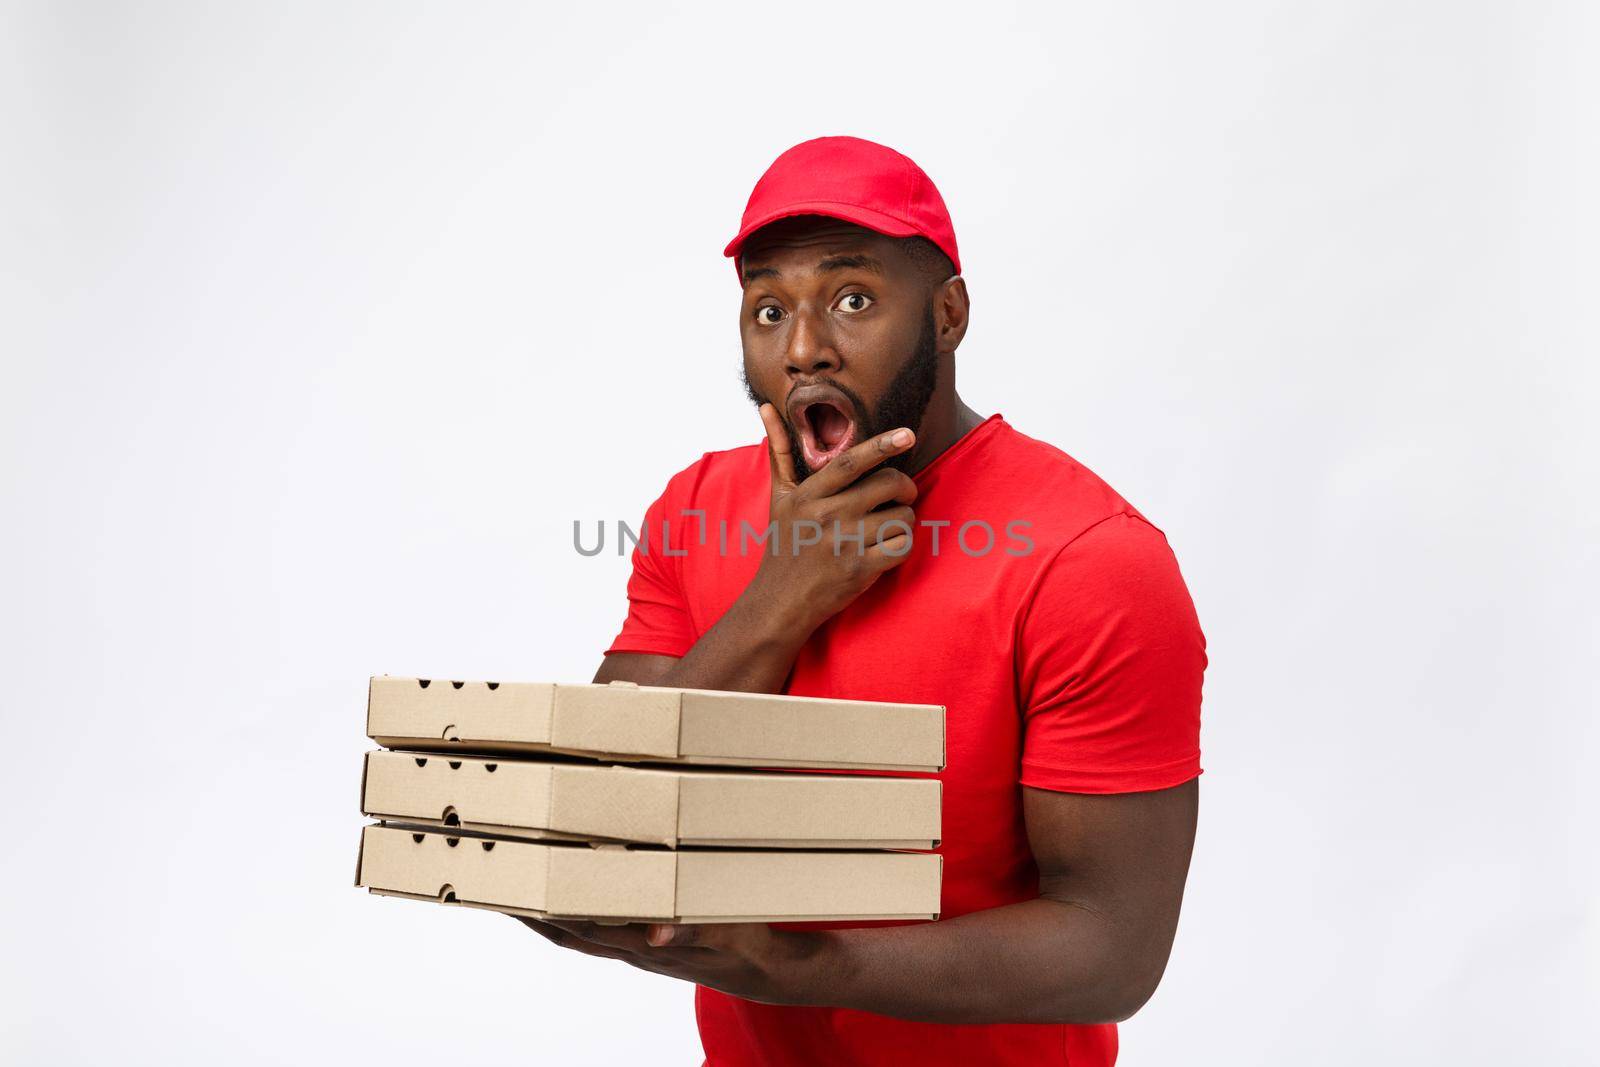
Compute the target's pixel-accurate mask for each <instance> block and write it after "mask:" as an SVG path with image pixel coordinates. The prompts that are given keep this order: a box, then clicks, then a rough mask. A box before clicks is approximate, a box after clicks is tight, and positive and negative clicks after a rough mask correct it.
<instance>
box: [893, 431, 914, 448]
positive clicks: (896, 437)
mask: <svg viewBox="0 0 1600 1067" xmlns="http://www.w3.org/2000/svg"><path fill="white" fill-rule="evenodd" d="M889 443H890V444H891V445H909V444H910V443H911V431H910V430H896V431H895V432H894V433H892V434H890V435H889Z"/></svg>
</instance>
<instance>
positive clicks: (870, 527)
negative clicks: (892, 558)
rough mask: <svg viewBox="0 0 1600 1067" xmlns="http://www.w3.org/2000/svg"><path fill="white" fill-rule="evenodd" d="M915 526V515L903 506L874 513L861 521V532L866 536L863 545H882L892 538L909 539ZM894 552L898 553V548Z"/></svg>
mask: <svg viewBox="0 0 1600 1067" xmlns="http://www.w3.org/2000/svg"><path fill="white" fill-rule="evenodd" d="M916 525H917V513H916V512H915V511H912V510H911V509H910V508H909V507H906V506H905V505H904V504H902V505H901V506H900V507H897V508H884V509H883V510H882V511H874V512H872V513H871V514H870V515H868V516H867V517H866V519H865V520H863V523H862V532H863V533H864V534H865V535H866V537H865V538H864V539H863V543H864V544H866V545H868V546H871V545H878V544H882V543H883V542H884V541H887V540H889V539H890V538H893V537H909V536H910V534H911V531H912V530H913V529H915V528H916ZM896 550H897V551H898V548H897V549H896ZM863 551H865V550H864V549H863Z"/></svg>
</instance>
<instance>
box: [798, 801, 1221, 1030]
mask: <svg viewBox="0 0 1600 1067" xmlns="http://www.w3.org/2000/svg"><path fill="white" fill-rule="evenodd" d="M1198 785H1199V783H1198V781H1190V782H1187V783H1185V784H1183V785H1180V786H1175V787H1173V788H1171V789H1164V790H1159V791H1156V792H1150V793H1125V794H1120V795H1116V796H1089V795H1082V794H1074V793H1051V792H1047V791H1045V790H1040V789H1028V788H1024V789H1023V793H1024V798H1023V802H1024V815H1025V818H1026V820H1027V827H1028V838H1029V841H1030V842H1031V844H1032V846H1033V853H1034V856H1035V858H1036V859H1037V861H1038V864H1039V897H1038V898H1037V899H1035V900H1029V901H1025V902H1023V903H1020V904H1012V905H1009V906H1006V907H1001V908H993V909H990V910H988V911H980V912H974V913H972V914H970V915H963V916H961V917H959V918H955V919H950V920H947V921H944V922H938V923H928V924H926V925H918V926H907V927H896V928H893V929H890V930H882V929H879V930H870V929H868V930H841V931H837V932H833V933H830V934H828V935H826V941H825V943H824V946H823V947H822V948H821V949H820V950H819V952H818V957H817V959H816V968H815V971H816V974H817V979H818V980H819V983H820V985H821V988H822V989H825V990H827V992H823V993H820V996H819V998H818V999H817V1001H816V1002H818V1003H828V1004H835V1005H839V1006H845V1007H852V1008H860V1009H863V1010H866V1011H873V1012H877V1013H879V1014H882V1015H892V1016H896V1017H898V1018H905V1019H917V1020H922V1021H926V1022H944V1023H984V1022H1058V1023H1060V1022H1066V1023H1098V1022H1116V1021H1120V1020H1122V1019H1126V1018H1128V1017H1129V1016H1130V1015H1132V1014H1133V1013H1134V1012H1135V1011H1137V1010H1138V1009H1139V1008H1140V1007H1141V1006H1142V1005H1143V1004H1144V1003H1145V1001H1146V1000H1148V999H1149V998H1150V995H1151V994H1152V993H1153V992H1155V988H1156V985H1157V983H1158V982H1160V980H1161V975H1162V972H1163V971H1164V970H1165V968H1166V963H1167V956H1168V953H1169V952H1170V951H1171V948H1172V939H1173V935H1174V933H1175V932H1176V930H1177V925H1178V909H1179V905H1180V904H1181V902H1182V900H1183V885H1184V879H1185V877H1186V875H1187V873H1188V868H1189V854H1190V850H1191V848H1192V846H1193V844H1194V829H1195V816H1196V810H1197V803H1198V797H1199V788H1198Z"/></svg>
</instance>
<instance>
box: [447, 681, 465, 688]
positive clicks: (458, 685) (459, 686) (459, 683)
mask: <svg viewBox="0 0 1600 1067" xmlns="http://www.w3.org/2000/svg"><path fill="white" fill-rule="evenodd" d="M450 684H451V685H453V686H455V687H456V688H457V689H460V688H461V687H462V686H464V685H466V684H467V683H466V682H451V683H450Z"/></svg>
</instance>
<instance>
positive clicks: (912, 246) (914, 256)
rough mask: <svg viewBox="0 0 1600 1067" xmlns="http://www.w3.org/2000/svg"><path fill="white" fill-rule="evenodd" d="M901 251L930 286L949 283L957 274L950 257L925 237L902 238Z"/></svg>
mask: <svg viewBox="0 0 1600 1067" xmlns="http://www.w3.org/2000/svg"><path fill="white" fill-rule="evenodd" d="M899 244H900V251H901V252H903V253H904V254H905V257H906V259H908V260H910V261H911V265H912V266H913V267H915V268H916V270H917V272H918V273H919V274H921V275H922V276H923V277H924V278H926V279H927V281H928V284H929V285H930V286H934V285H938V284H939V283H940V282H943V281H947V280H948V279H949V278H951V277H952V276H953V275H954V274H955V272H956V265H955V264H954V263H952V262H950V257H949V256H947V255H945V254H944V251H943V250H942V249H940V248H939V246H938V245H936V244H934V243H933V242H932V241H930V240H928V239H927V238H926V237H923V236H920V235H918V236H914V237H902V238H900V240H899Z"/></svg>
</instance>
